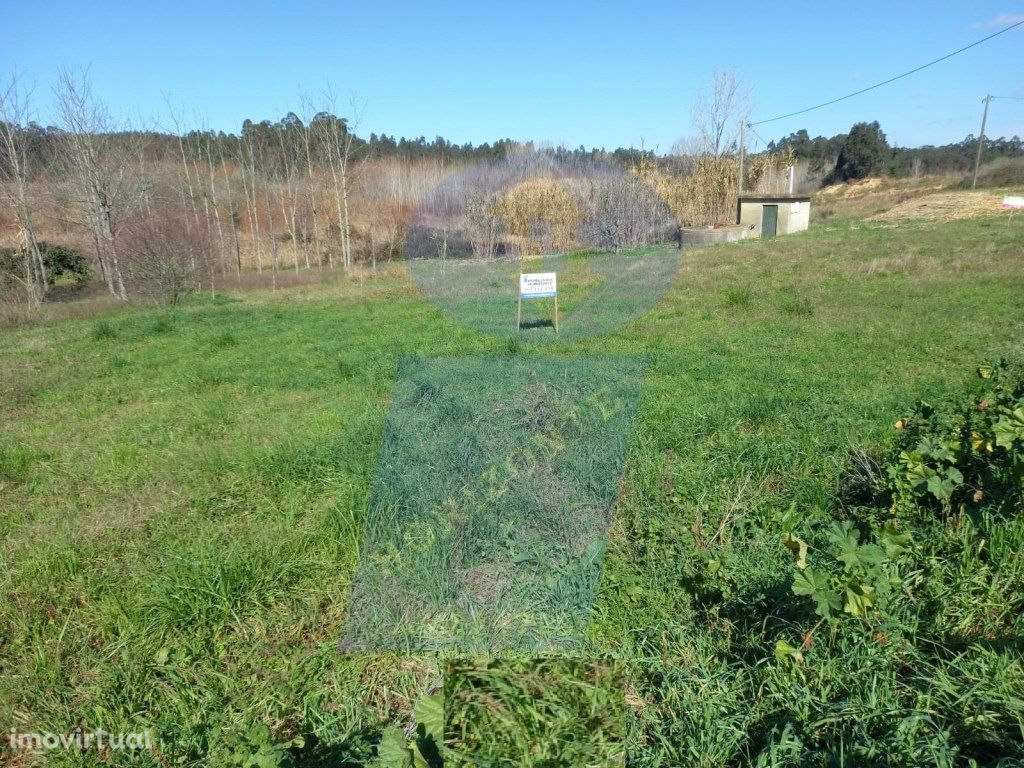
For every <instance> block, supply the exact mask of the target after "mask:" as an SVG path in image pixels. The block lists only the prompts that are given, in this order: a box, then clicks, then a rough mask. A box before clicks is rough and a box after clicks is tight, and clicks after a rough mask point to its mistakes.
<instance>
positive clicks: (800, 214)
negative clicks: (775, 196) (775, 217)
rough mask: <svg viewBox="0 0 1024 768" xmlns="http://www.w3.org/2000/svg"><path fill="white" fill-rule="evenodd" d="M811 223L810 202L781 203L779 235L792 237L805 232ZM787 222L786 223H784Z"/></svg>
mask: <svg viewBox="0 0 1024 768" xmlns="http://www.w3.org/2000/svg"><path fill="white" fill-rule="evenodd" d="M810 221H811V204H810V203H809V202H792V203H779V230H778V231H779V234H780V235H791V234H793V233H794V232H803V231H804V230H805V229H807V227H808V226H809V224H810ZM783 222H785V223H783Z"/></svg>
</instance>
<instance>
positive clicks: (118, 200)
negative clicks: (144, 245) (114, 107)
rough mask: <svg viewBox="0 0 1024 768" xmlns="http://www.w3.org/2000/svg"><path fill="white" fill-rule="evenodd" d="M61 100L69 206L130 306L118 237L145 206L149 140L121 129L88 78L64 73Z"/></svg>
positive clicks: (61, 154)
mask: <svg viewBox="0 0 1024 768" xmlns="http://www.w3.org/2000/svg"><path fill="white" fill-rule="evenodd" d="M55 96H56V101H57V111H58V115H59V118H60V122H61V127H62V129H63V134H62V141H61V142H60V146H59V148H58V160H59V163H60V166H61V172H62V175H63V180H64V184H65V188H66V191H67V193H68V194H67V197H68V200H67V202H69V203H70V204H71V210H72V215H77V220H76V223H78V224H79V225H80V226H82V227H83V228H85V229H86V230H87V231H88V232H89V234H90V236H91V237H92V241H93V245H94V247H95V249H96V261H97V264H98V266H99V268H100V272H101V274H102V275H103V279H104V281H105V282H106V284H107V288H108V289H109V291H110V293H111V294H113V295H114V296H116V297H117V298H118V299H121V300H122V301H124V300H127V298H128V292H127V290H126V288H125V281H124V276H123V274H122V269H121V261H120V256H119V255H118V247H117V235H118V230H119V228H120V225H121V223H122V222H123V221H125V220H126V219H127V217H128V216H129V215H130V214H131V213H132V212H133V211H134V210H135V209H136V208H137V207H138V206H139V205H140V203H141V201H142V200H143V194H142V184H141V179H140V178H139V173H138V170H139V169H138V165H137V163H138V161H139V157H140V155H141V152H142V148H143V147H144V145H145V137H144V136H143V134H141V133H138V132H132V131H130V130H127V129H126V127H125V126H122V125H118V124H116V123H115V121H114V120H113V118H112V117H111V115H110V113H109V112H108V111H107V108H106V107H105V106H104V105H103V103H102V102H100V101H99V100H98V99H96V98H95V97H94V96H93V94H92V89H91V86H90V84H89V80H88V78H86V77H85V76H84V75H83V76H81V77H79V76H76V75H74V74H72V73H71V72H70V71H69V70H64V71H62V72H61V74H60V78H59V81H58V85H57V87H56V89H55Z"/></svg>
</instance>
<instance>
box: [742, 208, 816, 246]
mask: <svg viewBox="0 0 1024 768" xmlns="http://www.w3.org/2000/svg"><path fill="white" fill-rule="evenodd" d="M766 205H778V206H779V220H778V224H777V225H776V228H775V233H776V234H779V235H790V234H792V233H794V232H803V231H804V230H805V229H807V227H808V226H809V224H810V220H811V204H810V203H809V202H807V201H800V202H797V201H794V202H789V201H786V200H780V201H779V202H777V203H762V202H753V201H751V202H746V201H744V202H742V203H740V222H739V223H740V224H742V225H743V226H745V227H746V228H747V233H746V236H747V237H760V236H761V219H762V217H763V216H764V206H766ZM751 225H753V228H751Z"/></svg>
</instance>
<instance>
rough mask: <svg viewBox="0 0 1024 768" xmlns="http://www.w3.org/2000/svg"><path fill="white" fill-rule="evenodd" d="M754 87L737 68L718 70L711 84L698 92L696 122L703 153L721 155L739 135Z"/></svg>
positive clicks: (728, 149)
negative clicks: (741, 77)
mask: <svg viewBox="0 0 1024 768" xmlns="http://www.w3.org/2000/svg"><path fill="white" fill-rule="evenodd" d="M749 100H750V87H749V86H748V85H747V84H746V83H744V82H743V81H742V80H740V78H739V77H738V75H737V74H736V72H735V71H734V70H716V71H715V73H714V75H713V76H712V78H711V83H710V84H709V86H708V88H707V89H706V90H704V91H702V92H701V93H700V94H699V95H698V96H697V101H696V103H695V104H694V106H693V124H694V127H695V128H696V129H697V134H698V137H699V140H700V144H699V146H700V148H701V152H702V153H703V154H709V155H714V156H715V157H721V156H722V155H723V154H725V153H727V152H729V151H730V148H731V147H732V146H733V144H734V143H735V142H736V141H737V139H738V138H739V132H740V124H741V123H742V122H743V121H744V120H746V119H747V118H748V117H749V114H750V104H749Z"/></svg>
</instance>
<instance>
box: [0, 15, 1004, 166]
mask: <svg viewBox="0 0 1024 768" xmlns="http://www.w3.org/2000/svg"><path fill="white" fill-rule="evenodd" d="M1018 2H1020V0H1018ZM6 5H7V7H6V8H5V10H4V17H5V21H4V27H5V34H4V38H5V39H4V41H3V45H2V47H0V75H5V76H6V75H8V74H9V73H10V72H11V71H12V70H17V71H18V72H19V73H20V74H21V75H22V76H23V77H24V78H25V80H26V81H27V82H29V83H32V84H34V85H35V96H36V102H37V109H38V112H39V118H40V122H48V117H49V108H50V105H49V102H50V87H51V85H52V83H53V81H54V79H55V75H56V72H57V69H58V67H59V66H61V65H69V66H71V67H74V68H84V67H88V68H89V72H90V76H91V78H92V80H93V84H94V89H95V91H96V92H97V93H98V94H99V95H100V96H101V97H102V98H103V99H104V100H105V101H106V102H107V103H108V104H109V105H110V106H111V107H112V108H113V110H114V111H115V112H118V113H120V114H122V115H126V116H130V117H132V118H135V119H137V118H141V119H143V120H145V121H148V122H151V123H158V124H160V125H163V126H169V124H170V123H169V119H168V116H167V115H168V112H167V107H166V102H167V100H168V99H169V100H170V101H171V102H173V103H174V104H176V105H178V106H179V107H184V108H185V109H186V111H187V113H188V116H189V122H190V123H194V124H200V125H207V126H210V127H213V128H215V129H219V130H233V131H237V130H238V128H239V126H240V125H241V122H242V120H243V119H245V118H247V117H248V118H253V119H264V118H271V119H277V118H279V117H281V116H282V115H283V114H285V113H286V112H287V111H289V110H296V111H298V110H297V107H298V93H299V92H300V91H301V90H305V91H308V92H310V93H313V94H317V93H319V92H321V91H323V90H324V88H325V87H326V86H327V85H328V84H330V85H331V86H333V88H334V90H335V91H336V92H337V93H338V94H339V95H340V99H339V100H340V101H342V102H347V101H348V96H349V94H351V93H356V94H358V96H359V97H360V99H361V100H362V101H363V102H364V103H365V108H364V112H363V117H362V122H361V126H360V132H361V133H366V134H368V133H369V132H370V131H376V132H386V133H388V134H393V135H405V136H419V135H425V136H427V137H428V138H433V137H434V136H436V135H442V136H445V137H446V138H449V139H451V140H454V141H458V142H465V141H472V142H474V143H479V142H482V141H485V140H493V139H496V138H502V137H506V136H507V137H511V138H513V139H519V140H526V139H533V140H536V141H550V142H552V143H555V144H559V143H564V144H567V145H569V146H578V145H580V144H584V145H586V146H588V147H590V146H598V147H601V146H603V147H607V148H609V149H610V148H613V147H616V146H640V145H641V142H643V144H644V145H645V146H646V147H647V148H654V149H658V150H660V151H666V150H667V149H668V148H669V147H670V146H671V145H672V143H673V142H674V141H675V140H676V139H678V138H680V137H682V136H686V135H688V134H691V133H692V132H693V131H692V127H691V106H692V103H693V100H694V97H695V95H696V93H697V92H698V90H699V89H700V88H701V87H702V86H703V85H704V84H706V83H707V81H708V80H709V78H710V76H711V74H712V72H713V71H714V70H715V69H716V68H735V69H736V70H737V71H738V72H739V73H740V75H741V76H743V77H744V78H746V79H747V80H748V81H749V82H750V84H751V85H752V88H753V95H752V102H753V104H754V111H753V118H754V119H755V120H758V119H764V118H767V117H772V116H774V115H777V114H782V113H785V112H790V111H793V110H796V109H800V108H802V107H805V106H809V105H811V104H816V103H819V102H821V101H825V100H827V99H829V98H834V97H836V96H839V95H842V94H844V93H847V92H850V91H854V90H857V89H859V88H863V87H865V86H866V85H870V84H871V83H873V82H876V81H879V80H883V79H885V78H887V77H890V76H892V75H894V74H898V73H899V72H902V71H904V70H907V69H910V68H912V67H914V66H917V65H919V64H922V63H924V62H926V61H928V60H930V59H933V58H936V57H938V56H940V55H942V54H945V53H948V52H950V51H952V50H954V49H956V48H959V47H961V46H963V45H966V44H967V43H970V42H972V41H974V40H976V39H978V38H980V37H984V36H985V35H987V34H990V33H992V32H993V31H996V30H997V29H999V28H1001V27H1003V26H1007V25H1008V24H1009V23H1013V22H1014V21H1019V20H1021V19H1024V3H1022V4H1018V5H1016V6H1014V5H1008V4H1007V3H1006V2H986V1H985V0H976V1H975V2H960V3H954V2H928V3H905V2H898V1H897V2H885V3H882V2H859V3H849V4H847V3H843V4H841V5H840V4H833V3H790V4H781V5H780V4H767V3H764V2H758V3H744V2H735V3H732V4H726V3H711V2H701V3H684V2H647V1H645V0H633V1H632V2H620V3H616V4H608V3H602V2H589V3H544V2H533V1H532V0H526V1H525V2H520V3H494V4H486V3H482V2H477V3H460V2H452V1H451V0H437V1H436V2H433V3H420V4H414V5H413V4H410V5H408V6H405V5H400V4H390V3H373V2H365V1H364V2H359V3H355V2H341V3H330V2H314V1H313V0H304V1H303V2H293V3H270V2H262V1H261V0H252V1H251V2H246V3H234V2H194V1H193V0H181V1H180V2H176V3H174V4H162V5H159V4H156V3H147V2H137V1H136V2H90V3H86V2H81V1H80V0H76V1H75V2H69V1H67V0H57V1H56V2H49V3H17V4H15V3H7V4H6ZM18 29H22V30H25V31H26V34H18V33H17V32H16V31H15V30H18ZM986 92H991V93H995V94H999V95H1012V96H1024V27H1020V28H1018V29H1016V30H1013V31H1011V32H1009V33H1007V34H1005V35H1002V36H1000V37H998V38H995V39H994V40H992V41H990V42H988V43H986V44H984V45H983V46H979V47H978V48H975V49H972V50H970V51H968V52H966V53H964V54H961V55H960V56H957V57H955V58H953V59H950V60H948V61H946V62H943V63H940V64H938V65H936V66H935V67H932V68H930V69H928V70H925V71H924V72H921V73H919V74H916V75H913V76H911V77H909V78H906V79H904V80H901V81H899V82H897V83H895V84H893V85H890V86H886V87H885V88H883V89H879V90H876V91H873V92H871V93H869V94H865V95H864V96H860V97H857V98H855V99H851V100H849V101H846V102H844V103H842V104H838V105H835V106H832V107H828V108H825V109H822V110H819V111H816V112H813V113H810V114H807V115H802V116H800V117H796V118H792V119H789V120H782V121H779V122H776V123H772V124H770V125H764V126H760V127H758V129H757V131H758V133H759V134H760V135H761V136H763V137H764V139H766V140H768V139H772V138H776V137H778V136H782V135H785V134H787V133H789V132H791V131H795V130H797V129H799V128H807V129H808V130H809V131H810V132H811V135H817V134H824V135H827V136H829V135H832V134H835V133H838V132H841V131H845V130H847V129H848V128H849V126H850V125H851V124H852V123H853V122H855V121H858V120H878V121H879V122H880V123H881V124H882V128H883V130H885V131H886V133H887V134H888V136H889V138H890V141H891V142H893V143H897V144H900V145H908V146H909V145H918V144H922V143H945V142H948V141H953V140H958V139H961V138H963V137H964V136H966V135H967V134H969V133H977V131H978V127H979V123H980V117H981V100H982V98H983V97H984V95H985V93H986ZM339 111H342V110H339ZM987 132H988V133H989V134H990V135H997V136H998V135H1007V136H1010V135H1014V134H1016V135H1020V136H1024V101H1001V102H994V104H993V107H992V110H991V112H990V115H989V130H988V131H987Z"/></svg>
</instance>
